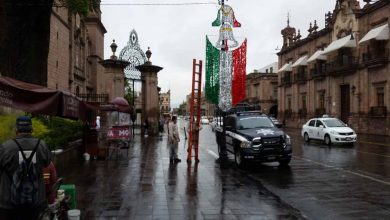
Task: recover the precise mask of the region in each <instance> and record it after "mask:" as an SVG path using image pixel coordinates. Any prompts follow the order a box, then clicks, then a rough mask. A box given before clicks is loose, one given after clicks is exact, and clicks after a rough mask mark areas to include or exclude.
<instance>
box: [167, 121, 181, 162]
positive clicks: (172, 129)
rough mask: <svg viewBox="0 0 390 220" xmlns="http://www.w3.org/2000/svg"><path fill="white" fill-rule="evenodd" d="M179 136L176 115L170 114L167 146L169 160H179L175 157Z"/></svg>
mask: <svg viewBox="0 0 390 220" xmlns="http://www.w3.org/2000/svg"><path fill="white" fill-rule="evenodd" d="M179 142H180V137H179V131H178V129H177V116H175V115H174V116H172V120H171V122H169V124H168V146H169V162H171V163H173V162H176V163H178V162H181V160H180V159H179V158H178V157H177V149H178V147H179Z"/></svg>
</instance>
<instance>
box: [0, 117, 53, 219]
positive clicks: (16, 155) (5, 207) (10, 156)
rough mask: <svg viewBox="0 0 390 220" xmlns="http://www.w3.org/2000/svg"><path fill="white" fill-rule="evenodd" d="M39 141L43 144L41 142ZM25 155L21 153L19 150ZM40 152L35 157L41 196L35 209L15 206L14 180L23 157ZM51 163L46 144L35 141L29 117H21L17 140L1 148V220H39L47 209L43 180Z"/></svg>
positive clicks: (34, 161)
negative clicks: (44, 169) (13, 197)
mask: <svg viewBox="0 0 390 220" xmlns="http://www.w3.org/2000/svg"><path fill="white" fill-rule="evenodd" d="M38 141H39V142H38ZM18 144H19V145H20V147H21V148H22V149H23V152H21V151H20V150H19V146H18ZM35 148H36V152H35V154H34V156H33V157H32V160H31V161H32V163H34V165H35V167H36V171H37V175H36V176H37V177H38V180H37V182H38V187H37V189H38V192H37V196H36V201H37V202H36V204H37V205H34V206H26V205H23V206H20V205H15V204H14V203H13V202H12V200H11V196H12V195H11V191H12V186H11V185H12V184H13V180H12V176H13V174H14V173H15V172H16V170H17V169H18V168H19V163H21V162H23V160H24V159H23V156H22V153H23V154H24V155H25V156H26V155H27V157H28V155H31V154H32V152H33V151H34V149H35ZM50 162H51V152H50V150H49V149H48V148H47V147H46V144H45V143H44V142H43V141H42V140H39V139H37V138H33V137H32V122H31V119H30V118H29V117H27V116H20V117H18V118H17V119H16V138H15V139H10V140H8V141H6V142H4V143H3V144H2V145H0V219H1V220H14V219H17V220H19V219H31V220H35V219H38V216H39V213H40V212H41V211H42V210H43V209H44V208H46V207H47V200H46V194H45V193H46V192H45V184H44V180H43V168H44V167H47V166H48V165H49V164H50Z"/></svg>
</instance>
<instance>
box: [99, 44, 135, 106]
mask: <svg viewBox="0 0 390 220" xmlns="http://www.w3.org/2000/svg"><path fill="white" fill-rule="evenodd" d="M116 47H117V46H116V44H115V40H114V42H113V43H112V44H111V49H112V50H113V55H112V56H111V57H110V59H108V60H103V61H100V62H99V63H100V64H101V65H102V66H103V67H104V76H103V77H102V79H100V80H101V85H102V86H103V88H101V89H100V91H99V93H107V94H108V96H109V100H110V101H111V100H114V99H115V98H116V97H124V96H125V73H124V69H125V68H126V66H128V65H129V64H130V63H129V62H127V61H124V60H118V58H117V57H116V56H115V50H116Z"/></svg>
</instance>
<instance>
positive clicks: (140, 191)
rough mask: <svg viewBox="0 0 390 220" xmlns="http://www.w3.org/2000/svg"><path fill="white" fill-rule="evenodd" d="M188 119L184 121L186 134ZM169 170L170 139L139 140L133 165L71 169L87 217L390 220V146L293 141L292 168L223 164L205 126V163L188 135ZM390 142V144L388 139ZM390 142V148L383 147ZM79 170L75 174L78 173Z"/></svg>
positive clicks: (367, 142)
mask: <svg viewBox="0 0 390 220" xmlns="http://www.w3.org/2000/svg"><path fill="white" fill-rule="evenodd" d="M185 126H186V125H185V121H179V127H180V128H184V127H185ZM180 131H181V137H182V142H180V146H179V156H180V157H181V159H183V162H181V163H178V164H170V163H169V160H168V149H167V146H166V138H165V137H164V138H163V140H159V139H158V138H156V139H154V138H150V137H149V138H145V139H140V138H138V139H137V140H136V141H135V142H134V145H133V146H132V147H131V149H130V151H129V158H128V160H122V161H90V162H89V163H83V164H77V163H75V164H71V165H70V166H69V168H70V169H69V170H68V172H67V173H66V175H65V177H66V180H67V182H71V183H75V184H76V185H77V190H78V192H79V196H78V197H79V198H78V201H79V207H80V208H81V209H82V210H83V216H84V217H85V219H111V217H115V218H112V219H302V218H307V219H361V218H363V219H364V218H366V219H386V218H388V216H390V185H389V182H390V174H389V170H390V167H389V166H390V161H389V160H390V158H389V155H390V153H389V149H390V146H389V147H387V146H384V145H379V144H378V145H374V144H370V142H375V140H372V139H370V138H369V137H367V138H366V139H364V138H362V139H360V140H361V142H359V143H356V144H355V146H352V147H351V146H330V147H329V146H326V145H324V144H323V143H322V142H310V143H309V144H306V143H303V141H302V138H301V137H300V134H299V132H300V131H299V130H287V131H288V133H289V134H290V136H291V137H292V139H293V148H294V152H293V154H294V157H293V160H292V161H291V164H290V167H287V168H280V167H278V163H267V164H252V166H251V167H249V168H248V169H246V170H240V169H238V168H237V167H236V166H234V163H233V160H232V156H231V155H230V156H231V158H230V159H231V160H230V162H231V163H229V164H228V166H227V167H223V168H221V167H220V165H219V164H218V163H216V158H217V157H218V154H217V146H216V143H215V136H214V135H215V134H214V133H213V132H212V131H211V129H210V127H209V126H208V125H203V129H202V130H201V138H200V151H199V155H200V163H194V161H193V162H192V163H190V164H187V163H186V162H184V161H185V158H186V156H187V152H186V148H187V145H186V143H185V140H184V135H183V129H180ZM385 141H386V140H385ZM382 143H390V142H382ZM75 170H76V172H75Z"/></svg>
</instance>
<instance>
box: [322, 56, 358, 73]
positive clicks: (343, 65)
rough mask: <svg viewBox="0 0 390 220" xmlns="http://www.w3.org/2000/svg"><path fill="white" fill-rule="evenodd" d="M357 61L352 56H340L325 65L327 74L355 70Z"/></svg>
mask: <svg viewBox="0 0 390 220" xmlns="http://www.w3.org/2000/svg"><path fill="white" fill-rule="evenodd" d="M358 64H359V59H358V58H357V57H354V56H340V57H338V58H337V59H336V60H333V61H331V62H328V63H326V65H325V71H326V72H327V73H336V72H349V71H354V70H356V69H357V67H358Z"/></svg>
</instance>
